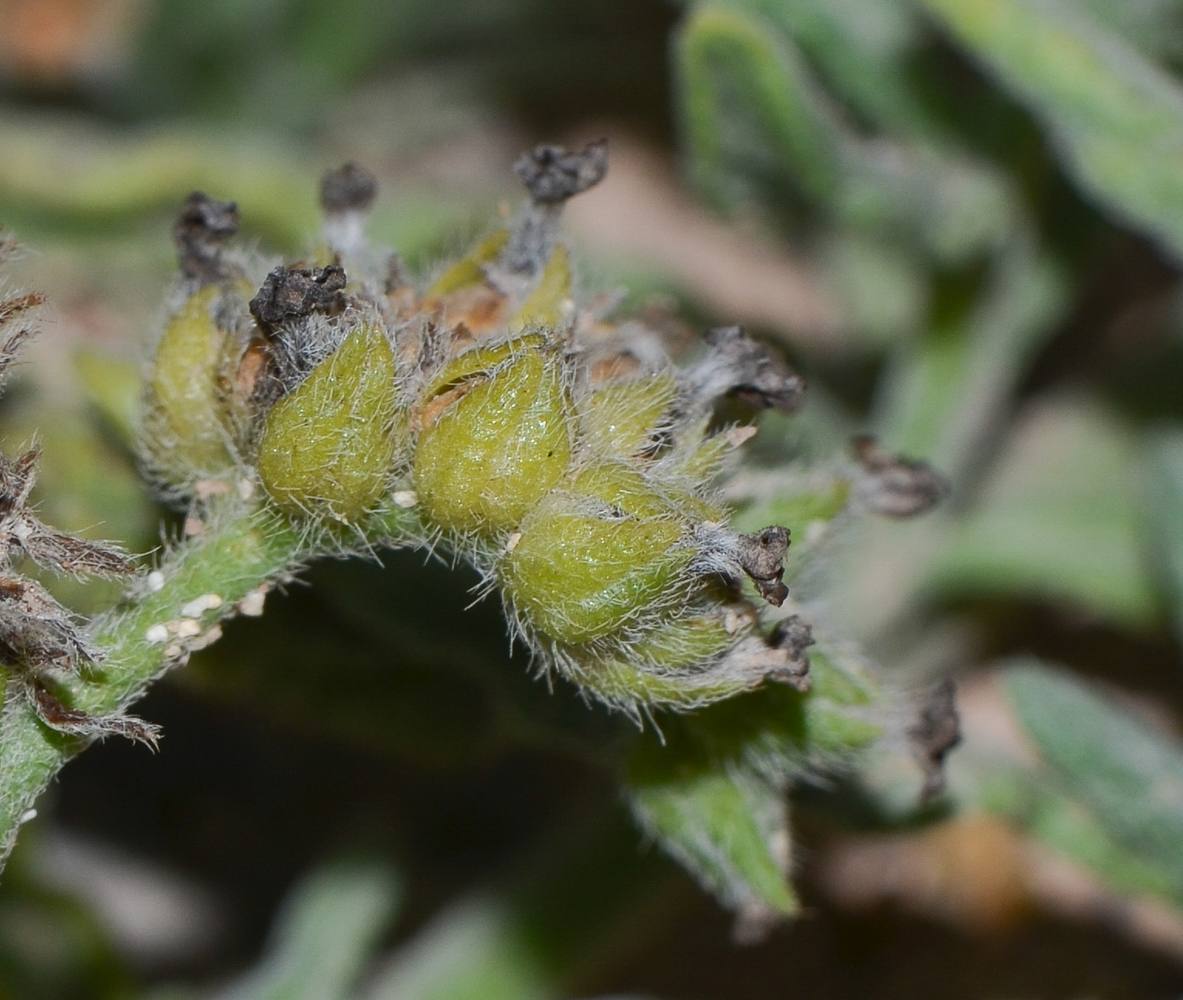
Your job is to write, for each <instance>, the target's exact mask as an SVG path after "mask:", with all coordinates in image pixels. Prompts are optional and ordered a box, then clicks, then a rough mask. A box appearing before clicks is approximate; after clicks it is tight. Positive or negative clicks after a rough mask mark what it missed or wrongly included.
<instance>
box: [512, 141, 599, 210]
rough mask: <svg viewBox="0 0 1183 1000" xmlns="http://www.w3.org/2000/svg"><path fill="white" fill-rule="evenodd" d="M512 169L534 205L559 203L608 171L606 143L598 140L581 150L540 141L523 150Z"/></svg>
mask: <svg viewBox="0 0 1183 1000" xmlns="http://www.w3.org/2000/svg"><path fill="white" fill-rule="evenodd" d="M513 171H514V173H515V174H517V175H518V177H519V178H520V179H521V181H522V183H523V184H525V185H526V190H527V191H529V192H530V197H531V199H533V200H534V201H535V202H537V203H538V204H543V205H555V204H562V203H563V202H564V201H566V200H567V199H568V198H574V197H575V195H577V194H582V193H583V192H584V191H586V190H588V188H592V187H595V185H597V184H599V183H600V181H602V180H603V179H604V176H605V174H607V173H608V142H607V140H605V139H601V140H599V141H598V142H593V143H591V144H590V145H588V146H586V147H585V148H584V149H583V151H582V152H579V153H572V152H568V151H567V150H566V149H564V148H563V147H562V146H553V145H548V144H543V145H540V146H535V147H534V148H533V149H532V150H530V151H529V152H528V153H523V154H522V155H521V156H520V157H519V158H518V161H517V163H515V164H514V165H513Z"/></svg>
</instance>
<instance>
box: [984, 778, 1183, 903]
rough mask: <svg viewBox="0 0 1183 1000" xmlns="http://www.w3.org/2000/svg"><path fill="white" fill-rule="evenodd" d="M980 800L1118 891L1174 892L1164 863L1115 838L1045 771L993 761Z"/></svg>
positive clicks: (1160, 894)
mask: <svg viewBox="0 0 1183 1000" xmlns="http://www.w3.org/2000/svg"><path fill="white" fill-rule="evenodd" d="M978 800H979V801H980V803H981V805H982V806H983V807H984V808H985V809H987V810H989V811H991V812H994V813H998V814H1000V815H1002V816H1005V817H1006V818H1007V819H1008V820H1009V821H1011V822H1013V823H1017V824H1019V825H1021V826H1022V827H1024V828H1025V829H1026V830H1028V831H1029V832H1030V833H1031V835H1032V836H1033V837H1035V838H1037V839H1038V840H1040V841H1042V842H1043V843H1044V844H1046V845H1047V846H1048V847H1050V848H1052V849H1053V850H1055V851H1058V852H1059V853H1061V854H1063V855H1066V856H1067V857H1069V858H1071V859H1072V860H1073V861H1075V862H1077V863H1078V864H1081V865H1083V866H1084V867H1086V868H1089V869H1091V870H1092V871H1094V872H1096V873H1097V874H1098V875H1100V876H1101V877H1102V878H1103V879H1104V880H1105V881H1106V882H1108V883H1109V884H1110V885H1111V886H1112V887H1113V888H1114V889H1116V890H1118V891H1119V892H1126V893H1142V894H1147V893H1148V894H1151V895H1156V896H1161V897H1166V898H1168V899H1170V898H1172V897H1173V896H1174V895H1175V893H1174V887H1173V886H1172V884H1171V879H1170V878H1169V877H1168V876H1167V875H1166V874H1165V873H1164V872H1163V871H1162V869H1161V868H1159V867H1157V866H1155V865H1154V864H1153V863H1148V862H1147V861H1146V860H1145V859H1144V858H1142V857H1140V856H1139V854H1138V853H1137V852H1136V851H1134V850H1131V849H1130V847H1129V845H1127V844H1124V843H1122V842H1120V841H1119V840H1117V839H1116V838H1114V836H1113V834H1112V833H1111V832H1110V831H1109V830H1108V829H1107V828H1106V827H1105V825H1104V824H1103V823H1101V822H1100V821H1099V820H1098V819H1097V818H1096V816H1094V815H1093V813H1091V812H1090V811H1089V810H1088V809H1086V808H1085V807H1084V806H1083V805H1082V804H1081V803H1080V802H1078V801H1076V800H1074V799H1073V798H1072V797H1070V796H1069V795H1066V794H1065V793H1064V792H1063V791H1062V790H1060V789H1059V788H1057V787H1056V786H1055V783H1053V782H1049V781H1048V780H1047V777H1046V775H1044V774H1041V773H1030V772H1025V771H1020V770H1017V769H1016V770H1009V769H1005V768H1000V767H998V765H997V764H996V763H995V764H993V765H992V767H991V769H990V771H989V772H988V774H987V775H986V777H985V780H984V781H983V782H982V787H981V790H980V792H979V795H978Z"/></svg>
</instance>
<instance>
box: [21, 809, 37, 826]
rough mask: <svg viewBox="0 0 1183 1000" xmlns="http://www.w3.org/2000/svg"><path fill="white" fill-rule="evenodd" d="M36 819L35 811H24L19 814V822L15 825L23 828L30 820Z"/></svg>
mask: <svg viewBox="0 0 1183 1000" xmlns="http://www.w3.org/2000/svg"><path fill="white" fill-rule="evenodd" d="M36 818H37V810H36V809H26V810H25V811H24V812H23V813H21V818H20V819H19V820H17V823H18V824H19V825H21V826H23V825H24V824H25V823H28V822H29V821H30V820H35V819H36Z"/></svg>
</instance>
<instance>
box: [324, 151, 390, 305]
mask: <svg viewBox="0 0 1183 1000" xmlns="http://www.w3.org/2000/svg"><path fill="white" fill-rule="evenodd" d="M377 196H378V179H377V178H376V177H375V176H374V175H373V174H372V173H370V172H369V171H368V170H366V169H365V167H362V166H359V165H358V164H356V163H352V162H350V163H346V164H343V165H342V166H340V167H337V169H335V170H330V171H328V172H327V173H326V174H325V175H324V176H323V177H322V178H321V181H320V207H321V208H322V209H323V210H324V214H325V224H324V237H325V243H327V244H328V246H329V249H330V250H332V251H334V252H336V253H339V254H350V253H353V252H354V251H356V250H359V249H361V248H362V247H363V246H364V244H365V220H366V216H367V215H368V214H369V211H370V207H371V206H372V205H373V203H374V199H375V198H376V197H377ZM388 274H389V272H388ZM387 287H388V288H389V283H387Z"/></svg>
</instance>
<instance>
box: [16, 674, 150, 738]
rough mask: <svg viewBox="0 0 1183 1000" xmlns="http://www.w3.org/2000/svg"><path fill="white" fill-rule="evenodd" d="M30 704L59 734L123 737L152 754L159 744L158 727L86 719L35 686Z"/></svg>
mask: <svg viewBox="0 0 1183 1000" xmlns="http://www.w3.org/2000/svg"><path fill="white" fill-rule="evenodd" d="M32 700H33V704H34V705H35V706H36V709H37V715H38V717H39V718H40V719H41V721H42V722H44V723H45V724H46V725H47V726H49V728H50V729H55V730H57V731H58V732H59V733H69V734H71V735H74V736H86V737H89V738H92V739H103V738H105V737H107V736H125V737H127V739H129V740H134V741H136V742H137V743H144V744H146V745H147V746H149V747H151V748H152V749H153V750H155V749H156V747H157V745H158V743H159V742H160V727H159V726H156V725H153V724H152V723H150V722H145V721H144V720H143V719H137V718H136V717H135V716H134V715H122V714H118V715H90V714H88V713H87V712H80V711H78V710H77V709H75V708H67V707H66V706H65V705H63V704H62V703H61V702H60V701H59V700H58V699H57V698H55V697H54V696H53V695H52V694H50V693H49V691H47V690H46V689H45V688H44V687H42V686H41V685H40V684H38V683H36V682H33V684H32Z"/></svg>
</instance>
